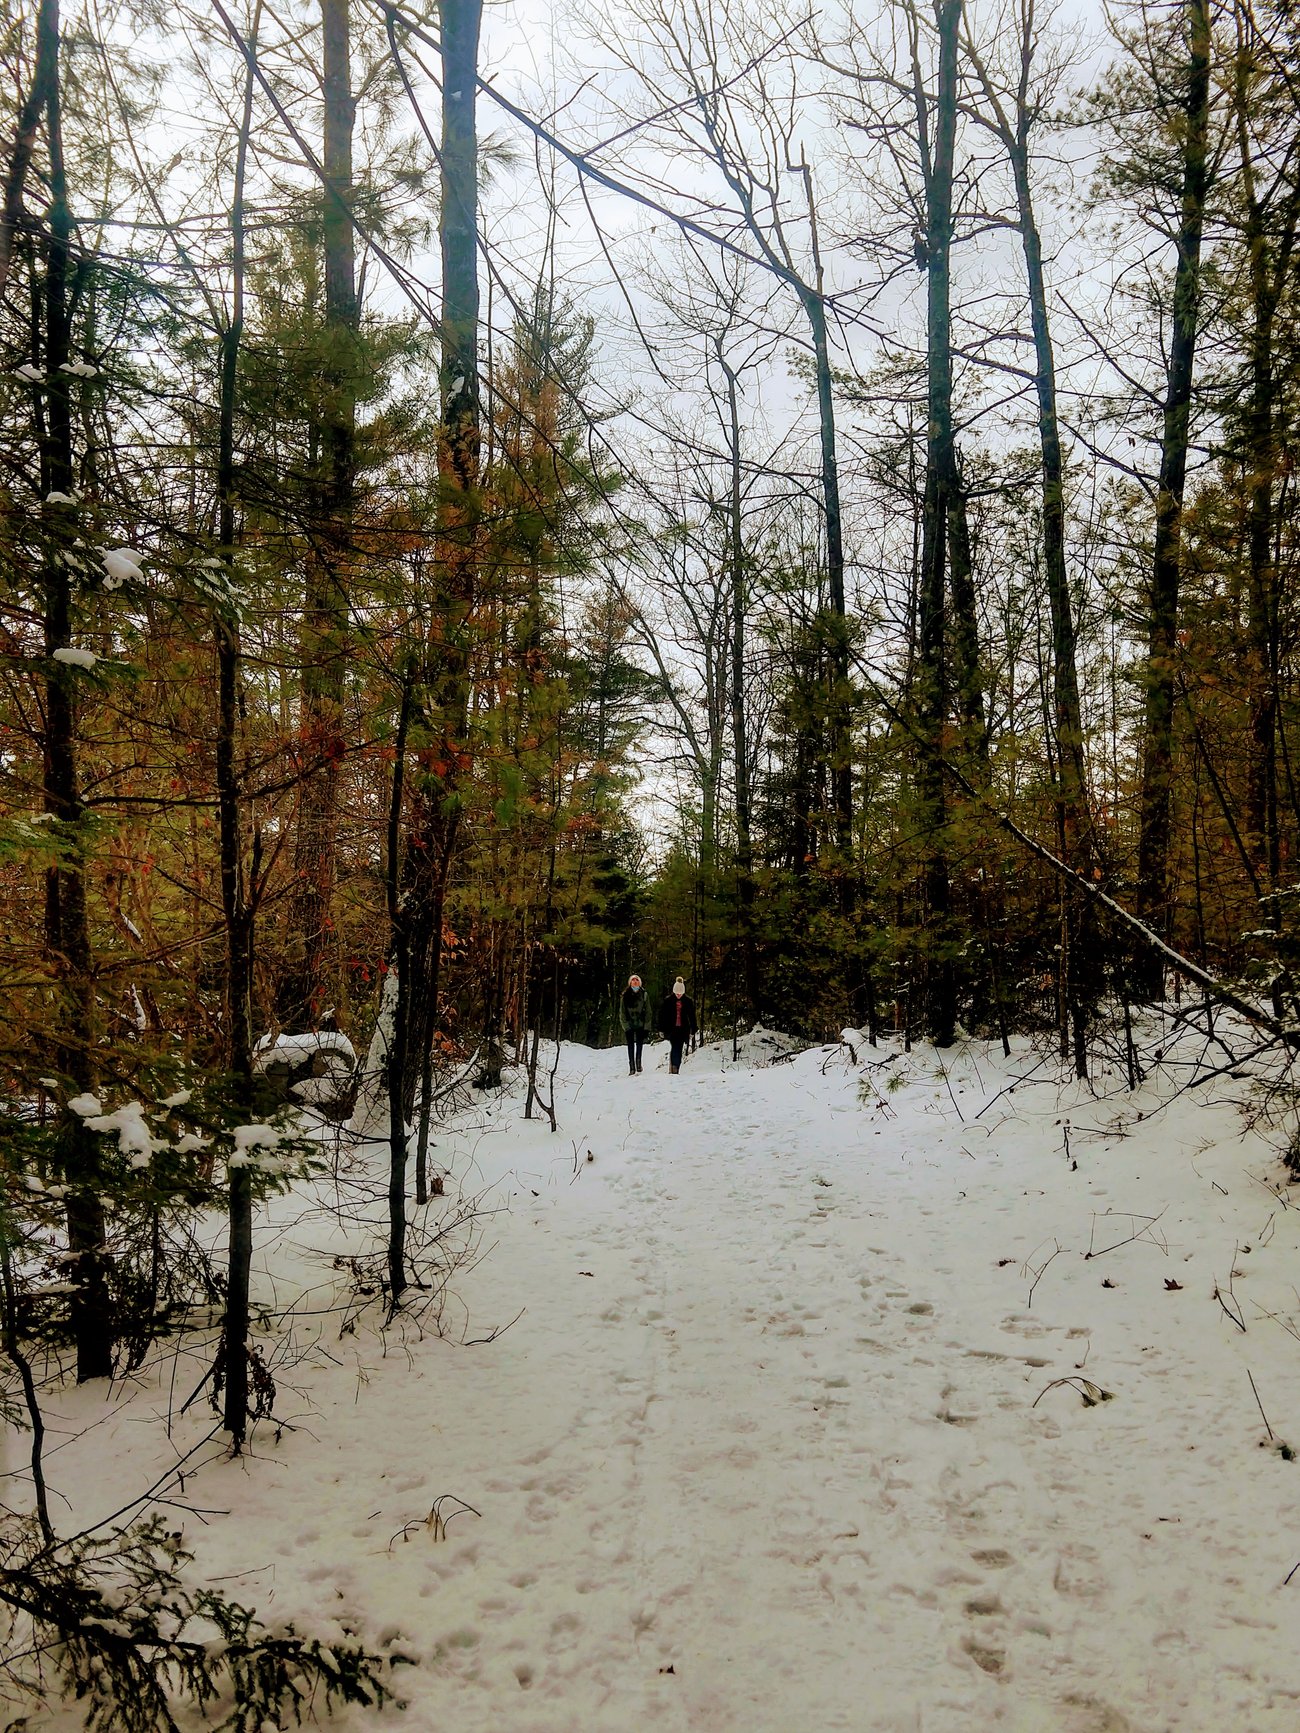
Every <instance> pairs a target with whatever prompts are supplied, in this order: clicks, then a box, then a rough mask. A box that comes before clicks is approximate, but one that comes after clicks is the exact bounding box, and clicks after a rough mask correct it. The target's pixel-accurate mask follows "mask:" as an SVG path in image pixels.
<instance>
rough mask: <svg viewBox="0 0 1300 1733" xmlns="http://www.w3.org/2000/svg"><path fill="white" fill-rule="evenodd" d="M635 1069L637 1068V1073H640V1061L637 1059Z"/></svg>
mask: <svg viewBox="0 0 1300 1733" xmlns="http://www.w3.org/2000/svg"><path fill="white" fill-rule="evenodd" d="M636 1068H637V1071H638V1072H639V1071H640V1069H641V1061H640V1060H639V1059H638V1060H637V1062H636Z"/></svg>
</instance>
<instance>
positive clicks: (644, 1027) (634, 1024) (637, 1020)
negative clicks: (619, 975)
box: [618, 987, 650, 1035]
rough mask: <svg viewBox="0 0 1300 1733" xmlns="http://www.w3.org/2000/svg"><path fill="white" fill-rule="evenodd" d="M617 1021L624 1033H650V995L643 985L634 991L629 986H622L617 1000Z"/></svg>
mask: <svg viewBox="0 0 1300 1733" xmlns="http://www.w3.org/2000/svg"><path fill="white" fill-rule="evenodd" d="M618 1022H619V1027H620V1029H622V1031H623V1033H624V1034H625V1035H648V1034H649V1033H650V995H649V993H647V992H646V990H645V988H644V987H641V988H639V989H638V990H637V991H636V992H635V993H634V992H633V991H632V989H631V987H624V989H623V997H622V998H621V999H620V1000H619V1002H618Z"/></svg>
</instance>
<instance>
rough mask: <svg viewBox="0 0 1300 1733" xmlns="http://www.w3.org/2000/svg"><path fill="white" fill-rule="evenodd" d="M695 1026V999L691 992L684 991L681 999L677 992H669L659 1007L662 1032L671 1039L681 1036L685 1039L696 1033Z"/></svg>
mask: <svg viewBox="0 0 1300 1733" xmlns="http://www.w3.org/2000/svg"><path fill="white" fill-rule="evenodd" d="M679 1009H680V1016H679ZM695 1028H696V1024H695V1001H694V999H692V998H691V996H690V994H689V993H683V994H682V996H681V998H680V999H679V998H678V997H677V995H676V993H669V995H668V997H667V998H666V999H665V1000H664V1002H663V1004H662V1005H661V1006H660V1007H659V1029H660V1032H661V1033H662V1034H663V1035H665V1036H667V1038H668V1040H670V1041H673V1040H676V1039H677V1038H679V1037H680V1038H681V1039H682V1040H683V1041H684V1040H685V1039H686V1038H687V1036H688V1035H694V1033H695Z"/></svg>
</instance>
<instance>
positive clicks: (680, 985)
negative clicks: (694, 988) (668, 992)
mask: <svg viewBox="0 0 1300 1733" xmlns="http://www.w3.org/2000/svg"><path fill="white" fill-rule="evenodd" d="M685 991H686V982H685V981H684V980H683V979H682V977H681V976H680V975H679V976H678V977H677V979H676V980H675V981H674V982H673V992H674V993H684V992H685Z"/></svg>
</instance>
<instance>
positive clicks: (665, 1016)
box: [659, 975, 696, 1077]
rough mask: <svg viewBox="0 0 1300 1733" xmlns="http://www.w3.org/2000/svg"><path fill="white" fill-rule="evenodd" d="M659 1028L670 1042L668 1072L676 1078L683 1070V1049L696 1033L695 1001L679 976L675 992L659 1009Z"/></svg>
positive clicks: (670, 994) (675, 983)
mask: <svg viewBox="0 0 1300 1733" xmlns="http://www.w3.org/2000/svg"><path fill="white" fill-rule="evenodd" d="M659 1028H660V1031H661V1032H662V1033H663V1034H664V1035H665V1036H666V1037H667V1040H668V1071H669V1075H670V1076H672V1077H676V1075H677V1073H678V1072H679V1071H680V1070H681V1065H682V1048H683V1047H684V1046H685V1045H686V1043H687V1042H688V1041H689V1040H690V1038H691V1036H692V1035H694V1033H695V1028H696V1024H695V1001H694V999H692V998H691V996H690V994H689V993H688V992H687V991H686V983H685V981H684V980H683V979H682V977H681V976H680V975H679V976H678V977H677V979H676V980H675V981H674V982H673V990H672V992H671V993H669V995H668V997H667V998H666V999H665V1000H664V1002H663V1004H662V1005H661V1006H660V1007H659Z"/></svg>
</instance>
